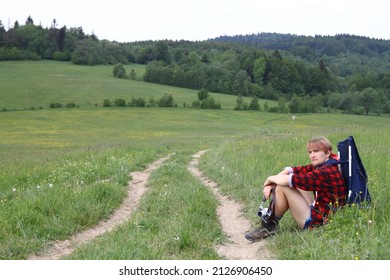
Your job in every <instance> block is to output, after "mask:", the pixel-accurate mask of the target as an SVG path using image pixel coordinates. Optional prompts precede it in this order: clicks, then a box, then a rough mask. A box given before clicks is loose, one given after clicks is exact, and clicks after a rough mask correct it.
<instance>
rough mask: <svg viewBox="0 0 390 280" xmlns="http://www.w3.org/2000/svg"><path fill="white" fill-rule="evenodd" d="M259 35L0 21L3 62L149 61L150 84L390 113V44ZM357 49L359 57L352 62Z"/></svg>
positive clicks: (314, 107)
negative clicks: (118, 38) (164, 35)
mask: <svg viewBox="0 0 390 280" xmlns="http://www.w3.org/2000/svg"><path fill="white" fill-rule="evenodd" d="M260 37H261V36H259V35H258V36H257V37H256V36H249V35H247V36H239V37H238V38H239V40H235V39H237V38H236V37H233V39H232V38H225V37H223V38H222V37H221V38H216V39H214V40H207V41H200V42H190V41H184V40H181V41H169V40H160V41H139V42H128V43H118V42H115V41H113V42H111V41H107V40H99V39H98V37H97V36H96V35H94V34H92V35H88V34H85V33H84V32H83V29H82V27H77V28H67V27H66V26H63V27H61V28H58V24H57V22H56V21H55V20H53V23H52V25H51V26H50V27H46V28H44V27H42V26H40V25H35V24H34V21H33V19H32V18H31V17H30V16H29V17H28V18H27V20H26V22H25V24H24V25H20V24H19V23H18V22H15V24H14V26H13V27H12V28H9V29H8V30H6V29H5V28H4V26H3V24H2V23H1V21H0V60H17V59H32V60H38V59H53V60H61V61H71V62H72V63H74V64H82V65H97V64H112V65H117V64H124V65H126V64H129V63H139V64H145V65H146V71H145V74H144V76H143V77H141V78H142V79H143V80H144V81H146V82H153V83H160V84H165V85H171V86H177V87H185V88H191V89H198V90H201V89H204V90H206V91H208V92H220V93H225V94H230V95H236V96H238V97H239V96H249V97H256V98H262V99H271V100H277V101H278V104H287V105H286V106H279V107H280V110H281V111H282V110H285V109H283V108H285V107H287V108H288V111H289V112H291V113H298V112H313V111H324V110H327V111H329V110H337V111H339V110H340V111H344V112H347V113H357V114H369V113H377V114H381V113H390V70H388V69H386V67H385V66H383V67H382V65H385V64H386V63H384V64H383V62H381V63H382V64H377V65H381V66H380V67H377V69H376V68H374V67H371V64H370V63H373V62H371V60H373V61H375V62H376V61H377V60H375V54H380V55H382V60H384V62H386V59H387V58H388V54H389V49H390V47H389V46H390V42H388V41H383V40H371V39H369V38H359V37H354V36H350V37H349V35H343V36H341V35H340V36H335V37H321V38H317V39H320V41H318V40H317V41H315V40H314V41H313V40H312V41H311V39H310V38H307V37H303V38H302V37H299V36H292V35H285V36H283V35H280V34H279V35H278V34H268V36H263V37H261V40H260ZM256 38H257V39H258V41H257V42H255V41H254V40H255V39H256ZM254 42H255V43H254ZM287 46H290V47H287ZM364 46H365V47H364ZM332 49H334V52H333V53H332V51H331V50H332ZM367 49H368V50H369V51H370V53H367V52H365V51H364V50H367ZM352 50H355V51H352ZM356 50H358V51H356ZM359 50H360V51H359ZM351 53H352V54H353V55H351ZM357 54H359V55H360V56H359V59H360V60H359V61H358V63H357V64H356V63H355V64H353V63H352V62H351V61H355V60H356V59H355V58H356V55H357ZM369 55H371V56H369ZM372 57H374V58H372ZM389 57H390V56H389ZM383 58H385V59H383ZM339 61H343V63H342V64H340V63H339ZM356 65H359V67H357V66H356ZM344 68H347V69H348V71H346V70H343V69H344ZM353 69H358V70H355V71H354V70H353ZM122 74H123V73H122ZM122 74H121V73H120V72H118V76H120V75H122ZM131 76H132V77H133V78H134V77H135V73H131ZM237 107H238V108H240V107H242V106H239V104H238V106H237Z"/></svg>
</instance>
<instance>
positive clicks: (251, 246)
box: [28, 151, 272, 260]
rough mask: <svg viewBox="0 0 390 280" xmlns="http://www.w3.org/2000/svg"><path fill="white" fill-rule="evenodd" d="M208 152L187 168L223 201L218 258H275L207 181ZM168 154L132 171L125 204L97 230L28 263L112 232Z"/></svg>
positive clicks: (68, 251)
mask: <svg viewBox="0 0 390 280" xmlns="http://www.w3.org/2000/svg"><path fill="white" fill-rule="evenodd" d="M204 153H205V151H200V152H198V153H196V154H195V155H193V160H192V161H191V162H190V163H189V165H188V170H189V171H190V172H191V173H192V174H193V175H194V176H196V177H198V178H199V180H201V182H202V183H203V184H204V185H205V186H207V187H208V188H210V189H211V190H212V191H213V193H214V195H215V196H216V197H217V199H218V200H219V202H220V205H219V207H218V209H217V214H218V216H219V220H220V224H221V226H222V229H223V231H224V232H225V234H226V235H227V236H228V239H229V242H228V243H226V244H223V245H221V246H218V247H217V248H216V250H217V252H218V253H219V255H220V256H221V257H222V258H224V259H230V260H235V259H237V260H238V259H241V260H243V259H272V254H271V253H270V252H269V251H268V250H267V249H266V246H265V243H264V242H265V241H262V242H257V243H251V242H249V241H247V240H246V239H245V238H244V234H245V232H246V231H248V230H249V229H250V222H249V221H248V220H246V219H245V218H244V217H243V216H242V215H241V208H242V206H241V205H240V204H238V203H237V202H235V201H234V200H231V199H229V198H228V197H226V196H223V195H221V194H220V192H219V190H218V186H217V184H216V183H215V182H212V181H211V180H209V179H207V178H206V177H205V176H204V175H203V173H202V172H201V171H200V170H199V168H198V160H199V158H200V157H201V156H202V155H203V154H204ZM170 156H171V155H168V156H166V157H164V158H160V159H158V160H157V161H155V162H153V163H152V164H150V165H149V166H148V168H146V169H145V170H144V171H142V172H132V173H131V178H132V180H131V181H130V182H129V191H128V195H127V197H126V198H125V200H124V202H123V204H122V205H121V207H120V208H118V209H117V210H116V211H115V212H114V213H113V215H112V216H111V217H110V218H109V219H107V220H104V221H101V222H100V223H99V224H98V225H96V226H95V227H93V228H91V229H88V230H85V231H83V232H80V233H78V234H76V235H74V236H72V237H71V238H70V239H68V240H64V241H58V242H56V243H54V244H53V245H52V246H51V247H50V248H48V250H47V251H46V252H43V253H42V254H39V255H31V256H30V257H29V258H28V259H29V260H56V259H60V258H62V257H64V256H67V255H69V254H71V253H72V252H73V250H74V249H75V248H77V247H78V246H80V245H81V244H84V243H86V242H88V241H90V240H92V239H93V238H95V237H97V236H99V235H102V234H104V233H106V232H109V231H111V230H113V229H114V228H115V227H116V226H117V225H119V224H121V223H123V222H125V221H126V220H127V219H128V218H129V217H130V216H131V214H132V212H133V211H134V209H135V208H136V207H137V205H138V203H139V201H140V200H141V197H142V195H143V194H144V193H145V191H146V186H147V182H148V179H149V176H150V174H151V172H153V171H154V170H156V169H157V168H158V167H160V165H161V164H163V163H164V162H165V161H166V160H168V159H169V158H170Z"/></svg>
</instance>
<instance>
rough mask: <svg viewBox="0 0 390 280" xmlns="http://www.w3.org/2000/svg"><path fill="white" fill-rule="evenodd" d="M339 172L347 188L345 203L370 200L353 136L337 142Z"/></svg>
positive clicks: (363, 170)
mask: <svg viewBox="0 0 390 280" xmlns="http://www.w3.org/2000/svg"><path fill="white" fill-rule="evenodd" d="M337 149H338V156H339V160H338V162H337V164H339V167H340V171H341V174H342V175H343V178H344V181H345V183H346V185H347V188H348V193H347V200H346V203H347V204H359V203H361V202H367V203H369V202H371V197H370V193H369V192H368V186H367V182H368V177H367V173H366V170H365V168H364V165H363V163H362V160H361V159H360V156H359V152H358V149H357V147H356V145H355V140H354V139H353V136H349V137H348V138H347V139H345V140H343V141H340V142H339V143H338V144H337Z"/></svg>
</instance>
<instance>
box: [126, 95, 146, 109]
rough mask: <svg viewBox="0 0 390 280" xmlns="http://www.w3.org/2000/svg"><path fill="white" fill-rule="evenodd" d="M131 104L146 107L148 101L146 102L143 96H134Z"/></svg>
mask: <svg viewBox="0 0 390 280" xmlns="http://www.w3.org/2000/svg"><path fill="white" fill-rule="evenodd" d="M129 105H130V106H131V107H145V105H146V102H145V100H144V99H143V98H142V97H140V98H134V97H133V98H132V99H131V101H130V103H129Z"/></svg>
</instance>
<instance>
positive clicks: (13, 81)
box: [0, 61, 275, 110]
mask: <svg viewBox="0 0 390 280" xmlns="http://www.w3.org/2000/svg"><path fill="white" fill-rule="evenodd" d="M113 68H114V66H112V65H99V66H93V67H91V66H76V65H73V64H71V63H68V62H55V61H38V62H36V61H22V62H20V61H4V62H1V63H0V74H1V75H0V89H1V91H0V95H1V102H0V110H30V109H32V108H33V109H39V108H49V105H50V103H51V102H54V103H61V104H62V105H63V106H65V105H66V104H68V103H75V104H76V105H77V106H80V107H82V108H93V107H96V106H102V105H103V100H104V99H109V100H111V101H114V100H115V99H117V98H122V99H125V100H126V101H130V100H131V99H132V98H133V97H134V98H139V97H142V98H144V100H145V101H146V102H147V103H149V99H150V98H154V100H156V101H158V100H159V99H160V98H161V97H163V96H164V95H165V94H171V95H172V96H173V97H174V101H175V103H176V104H177V106H179V107H183V106H184V104H186V106H187V107H188V106H191V104H192V102H193V101H194V100H198V96H197V92H198V90H189V89H182V88H176V87H170V86H161V85H157V84H146V83H144V82H142V81H140V80H141V79H142V75H143V73H144V72H145V66H144V65H139V64H130V65H126V66H125V68H126V72H127V73H129V72H130V71H131V69H134V71H135V72H136V73H137V77H136V78H137V80H129V79H119V78H115V77H114V76H113ZM210 95H211V96H213V97H214V99H215V101H216V102H218V103H220V104H221V106H222V108H225V109H233V108H234V106H235V105H236V103H235V101H236V97H234V96H228V95H224V94H218V93H210ZM246 99H247V100H248V101H247V102H248V103H249V98H246ZM274 103H275V102H268V104H269V105H271V104H274ZM260 104H261V103H260ZM261 106H263V104H261Z"/></svg>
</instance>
